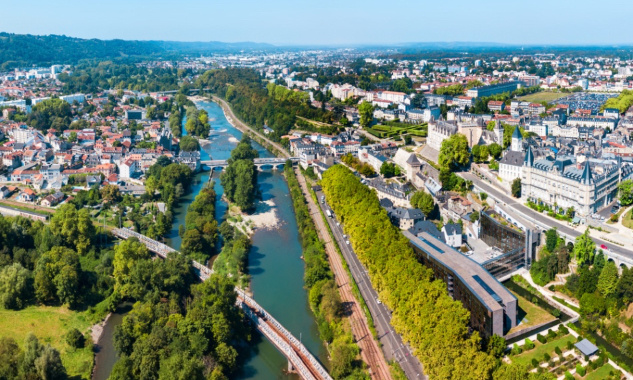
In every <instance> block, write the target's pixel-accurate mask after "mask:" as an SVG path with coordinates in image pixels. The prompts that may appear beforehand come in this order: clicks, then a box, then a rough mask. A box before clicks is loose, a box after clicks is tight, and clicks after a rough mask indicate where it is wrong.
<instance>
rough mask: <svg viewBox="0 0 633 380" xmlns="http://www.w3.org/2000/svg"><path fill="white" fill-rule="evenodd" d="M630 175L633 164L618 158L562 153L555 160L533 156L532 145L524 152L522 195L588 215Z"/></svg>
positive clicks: (535, 200) (602, 205) (611, 197)
mask: <svg viewBox="0 0 633 380" xmlns="http://www.w3.org/2000/svg"><path fill="white" fill-rule="evenodd" d="M632 174H633V167H632V166H630V165H622V163H621V162H620V161H619V160H617V161H616V160H591V159H589V160H586V161H585V162H584V163H579V162H578V161H577V160H576V158H575V157H574V156H566V155H561V156H558V157H556V159H555V160H552V159H548V158H544V159H538V160H535V159H534V154H533V153H532V149H531V147H528V150H527V152H526V154H525V160H524V162H523V171H522V177H521V198H522V200H523V201H524V202H525V201H528V200H530V201H532V202H535V203H543V204H546V205H548V206H550V207H551V208H555V207H558V208H563V209H568V208H570V207H573V208H574V210H575V212H576V215H577V216H579V217H587V216H589V215H591V214H593V213H595V212H596V211H598V210H600V209H601V208H603V207H605V206H607V205H608V204H609V203H610V202H611V201H613V200H614V199H615V198H616V196H617V194H618V185H619V184H620V182H621V181H623V180H625V179H628V178H629V177H631V175H632Z"/></svg>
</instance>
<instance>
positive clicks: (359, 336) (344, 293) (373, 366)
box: [295, 168, 391, 379]
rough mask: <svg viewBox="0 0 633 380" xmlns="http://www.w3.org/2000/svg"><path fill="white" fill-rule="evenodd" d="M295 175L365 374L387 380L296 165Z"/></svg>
mask: <svg viewBox="0 0 633 380" xmlns="http://www.w3.org/2000/svg"><path fill="white" fill-rule="evenodd" d="M295 174H296V176H297V179H298V180H299V184H300V185H301V190H302V191H303V195H304V197H305V198H306V199H307V201H308V207H309V209H310V215H311V216H312V220H313V221H314V223H315V225H316V227H317V231H318V234H319V237H320V238H321V240H322V241H323V242H324V243H325V250H326V252H327V255H328V261H329V262H330V266H331V267H332V271H333V272H334V279H335V280H336V285H337V286H338V289H339V293H340V294H341V301H342V302H343V305H344V306H345V312H346V315H347V318H348V319H349V323H350V325H351V327H352V334H353V335H354V340H355V341H356V343H357V344H358V347H359V348H360V354H361V357H362V358H363V361H364V362H365V363H366V364H367V366H368V367H369V374H370V376H371V378H372V379H391V373H390V372H389V365H388V364H387V361H386V360H385V357H384V356H383V354H382V351H381V350H380V348H379V347H378V343H377V342H376V341H375V340H374V338H373V336H372V334H371V331H370V330H369V326H368V323H367V319H366V318H365V314H363V310H362V309H361V306H360V303H359V302H358V300H357V299H356V298H355V297H354V293H352V286H351V284H350V279H349V276H348V273H347V271H346V270H345V268H344V267H343V262H342V260H343V259H342V258H341V256H340V255H339V254H338V253H337V252H336V248H335V247H334V242H333V241H332V239H331V237H330V234H329V232H328V230H327V227H326V226H325V223H324V222H323V218H322V216H321V213H320V211H319V207H318V206H317V205H316V204H315V203H314V199H313V198H312V196H311V195H310V192H309V190H308V185H307V183H306V181H305V178H304V177H303V175H302V174H301V172H300V171H299V169H298V168H295Z"/></svg>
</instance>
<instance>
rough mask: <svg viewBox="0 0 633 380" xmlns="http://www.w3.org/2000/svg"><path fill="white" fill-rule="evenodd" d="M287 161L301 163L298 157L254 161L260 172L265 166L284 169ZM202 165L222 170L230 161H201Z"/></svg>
mask: <svg viewBox="0 0 633 380" xmlns="http://www.w3.org/2000/svg"><path fill="white" fill-rule="evenodd" d="M286 160H291V161H292V163H293V164H294V163H297V162H299V158H298V157H291V158H289V159H288V158H276V157H275V158H256V159H254V160H253V163H254V164H255V167H256V168H257V169H258V170H262V168H263V167H264V166H270V167H272V168H273V169H277V168H280V167H283V165H284V164H285V163H286ZM200 164H202V165H206V166H208V167H210V168H211V169H221V168H225V167H227V166H228V165H229V162H228V160H203V161H200Z"/></svg>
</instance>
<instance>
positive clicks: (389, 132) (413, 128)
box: [367, 122, 428, 138]
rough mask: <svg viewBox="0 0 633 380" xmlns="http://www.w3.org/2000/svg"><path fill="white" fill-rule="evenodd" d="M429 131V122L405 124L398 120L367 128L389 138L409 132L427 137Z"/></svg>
mask: <svg viewBox="0 0 633 380" xmlns="http://www.w3.org/2000/svg"><path fill="white" fill-rule="evenodd" d="M427 131H428V126H427V124H426V123H425V124H405V123H398V122H386V123H383V124H382V125H374V126H373V127H371V128H367V132H369V133H371V134H372V135H374V136H376V137H380V138H389V137H394V136H398V135H404V134H409V135H412V136H419V137H426V136H427Z"/></svg>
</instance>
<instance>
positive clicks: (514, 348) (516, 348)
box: [510, 343, 523, 355]
mask: <svg viewBox="0 0 633 380" xmlns="http://www.w3.org/2000/svg"><path fill="white" fill-rule="evenodd" d="M521 352H523V349H521V347H519V345H518V344H516V343H515V344H514V346H512V351H510V354H512V355H518V354H520V353H521Z"/></svg>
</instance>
